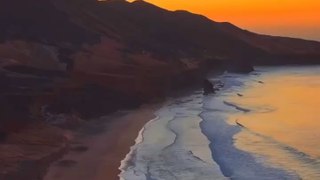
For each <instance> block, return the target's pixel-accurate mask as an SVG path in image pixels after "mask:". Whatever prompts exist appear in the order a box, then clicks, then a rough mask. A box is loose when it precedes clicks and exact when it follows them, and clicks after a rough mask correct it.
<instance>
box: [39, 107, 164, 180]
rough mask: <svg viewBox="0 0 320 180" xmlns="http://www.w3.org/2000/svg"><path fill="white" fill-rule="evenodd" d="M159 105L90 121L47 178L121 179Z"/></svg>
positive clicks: (50, 179)
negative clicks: (123, 167)
mask: <svg viewBox="0 0 320 180" xmlns="http://www.w3.org/2000/svg"><path fill="white" fill-rule="evenodd" d="M157 107H159V105H145V106H143V107H141V108H139V109H137V110H134V111H127V112H118V113H115V114H112V115H110V116H106V117H102V118H99V119H98V120H93V121H91V122H89V123H88V124H87V125H85V127H84V128H82V129H81V130H79V131H77V132H74V133H73V134H72V136H73V137H72V141H71V145H70V151H69V152H68V153H67V154H65V155H64V156H63V157H62V158H61V159H59V160H58V161H56V162H54V163H52V164H51V166H50V167H49V169H48V171H47V174H46V175H45V177H44V180H57V179H59V180H89V179H90V180H115V179H119V177H118V174H119V173H120V171H119V169H118V168H119V167H120V162H121V160H122V159H124V158H125V156H126V154H127V153H128V152H129V151H130V147H131V146H132V145H134V143H135V139H136V137H137V136H138V133H139V131H140V130H141V128H142V127H143V126H144V124H145V123H146V122H148V121H149V120H151V119H153V118H154V111H155V110H156V109H157Z"/></svg>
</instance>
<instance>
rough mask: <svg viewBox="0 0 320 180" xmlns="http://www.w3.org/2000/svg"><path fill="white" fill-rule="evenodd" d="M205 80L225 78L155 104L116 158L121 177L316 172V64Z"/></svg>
mask: <svg viewBox="0 0 320 180" xmlns="http://www.w3.org/2000/svg"><path fill="white" fill-rule="evenodd" d="M210 80H211V81H216V80H221V81H223V82H224V84H225V86H224V87H223V88H222V89H221V90H220V91H219V92H218V93H217V94H215V95H210V96H203V95H202V92H201V91H195V92H193V93H191V94H190V95H188V96H186V97H183V98H177V99H171V100H169V101H168V103H167V104H166V105H164V106H163V107H162V108H161V109H159V110H158V111H157V113H156V116H157V118H155V119H153V120H152V121H150V122H149V123H147V124H146V125H145V127H144V128H143V129H142V130H141V131H140V134H139V137H138V138H137V141H136V145H134V146H133V147H132V148H131V151H130V153H129V154H128V155H127V157H126V159H125V160H123V161H122V166H121V170H122V173H121V174H120V177H121V179H126V180H131V179H133V180H135V179H137V180H148V179H150V180H153V179H157V180H158V179H159V180H160V179H163V180H171V179H183V180H192V179H203V180H205V179H208V180H209V179H244V180H248V179H249V180H250V179H270V180H271V179H272V180H274V179H320V159H319V157H320V144H319V143H318V142H317V141H318V139H319V137H320V132H319V129H320V116H319V114H318V110H319V108H318V105H320V96H319V95H318V94H317V93H319V92H320V66H313V67H307V66H306V67H294V66H291V67H257V68H256V71H255V72H253V73H251V74H248V75H239V74H228V73H226V74H223V75H221V76H219V77H213V78H211V79H210Z"/></svg>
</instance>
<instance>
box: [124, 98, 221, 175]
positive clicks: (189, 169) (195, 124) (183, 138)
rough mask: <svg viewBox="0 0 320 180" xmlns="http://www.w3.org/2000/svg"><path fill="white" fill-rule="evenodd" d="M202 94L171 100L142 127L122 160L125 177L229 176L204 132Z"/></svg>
mask: <svg viewBox="0 0 320 180" xmlns="http://www.w3.org/2000/svg"><path fill="white" fill-rule="evenodd" d="M201 102H202V97H201V95H200V94H199V93H195V94H194V95H192V96H189V97H187V98H179V99H175V100H171V101H170V102H169V103H168V104H167V105H165V106H163V107H162V108H161V109H159V110H158V111H157V112H156V115H157V117H158V118H157V119H156V120H153V121H150V122H149V123H147V124H146V125H145V127H144V128H143V129H142V130H141V131H140V133H139V136H138V138H137V139H138V140H137V141H136V144H135V145H134V146H133V147H132V148H131V151H130V153H129V154H128V155H127V157H126V158H125V159H124V160H123V161H122V165H121V167H120V169H121V174H120V175H119V176H120V178H121V179H122V180H147V179H151V180H153V179H157V180H171V179H181V180H193V179H201V180H206V179H208V180H209V179H210V180H212V179H225V177H224V176H223V175H222V173H221V171H220V168H219V166H218V165H217V164H216V163H215V162H214V161H213V160H212V157H211V151H210V149H209V141H208V140H207V139H206V137H205V136H204V135H203V134H202V133H201V129H200V126H199V123H200V121H201V118H200V117H199V116H198V115H199V114H200V113H201V106H202V104H201Z"/></svg>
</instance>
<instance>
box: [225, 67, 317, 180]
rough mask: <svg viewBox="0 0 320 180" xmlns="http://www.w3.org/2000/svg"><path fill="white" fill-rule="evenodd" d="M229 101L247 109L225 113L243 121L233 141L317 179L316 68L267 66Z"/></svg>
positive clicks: (231, 119)
mask: <svg viewBox="0 0 320 180" xmlns="http://www.w3.org/2000/svg"><path fill="white" fill-rule="evenodd" d="M263 70H264V71H266V72H264V73H262V75H261V76H260V77H254V78H256V79H258V80H259V81H262V82H263V83H262V82H260V83H259V82H258V81H256V80H252V81H250V82H249V83H248V84H247V87H246V88H244V90H243V91H241V92H239V93H241V94H243V96H242V97H240V96H237V95H232V97H230V98H229V99H228V101H230V102H233V103H235V104H237V105H238V106H240V107H243V108H246V109H251V111H250V112H248V113H243V112H239V113H236V114H231V115H230V116H229V118H228V119H229V122H230V123H233V124H235V120H238V122H239V123H241V124H242V125H244V126H245V127H246V128H243V129H242V131H241V132H240V133H238V134H237V135H236V136H235V137H234V138H235V145H236V146H237V147H238V148H239V149H241V150H244V151H248V152H251V153H253V154H255V155H256V157H257V160H261V161H263V162H265V164H266V165H268V164H272V165H276V166H279V167H281V168H283V169H285V170H288V171H290V172H292V173H295V174H298V175H299V176H300V177H301V178H303V179H320V68H319V67H310V68H307V67H305V68H284V69H281V68H277V69H275V70H274V69H272V68H267V70H266V69H263Z"/></svg>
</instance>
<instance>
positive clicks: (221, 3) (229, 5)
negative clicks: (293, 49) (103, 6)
mask: <svg viewBox="0 0 320 180" xmlns="http://www.w3.org/2000/svg"><path fill="white" fill-rule="evenodd" d="M146 1H148V2H150V3H153V4H155V5H157V6H160V7H163V8H166V9H169V10H178V9H179V10H181V9H183V10H188V11H191V12H194V13H197V14H203V15H205V16H207V17H209V18H211V19H213V20H215V21H219V22H221V21H228V22H231V23H233V24H235V25H237V26H239V27H241V28H243V29H248V30H251V31H254V32H258V33H263V34H272V35H282V36H292V37H300V38H305V39H314V40H318V41H320V0H196V1H195V0H146Z"/></svg>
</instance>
